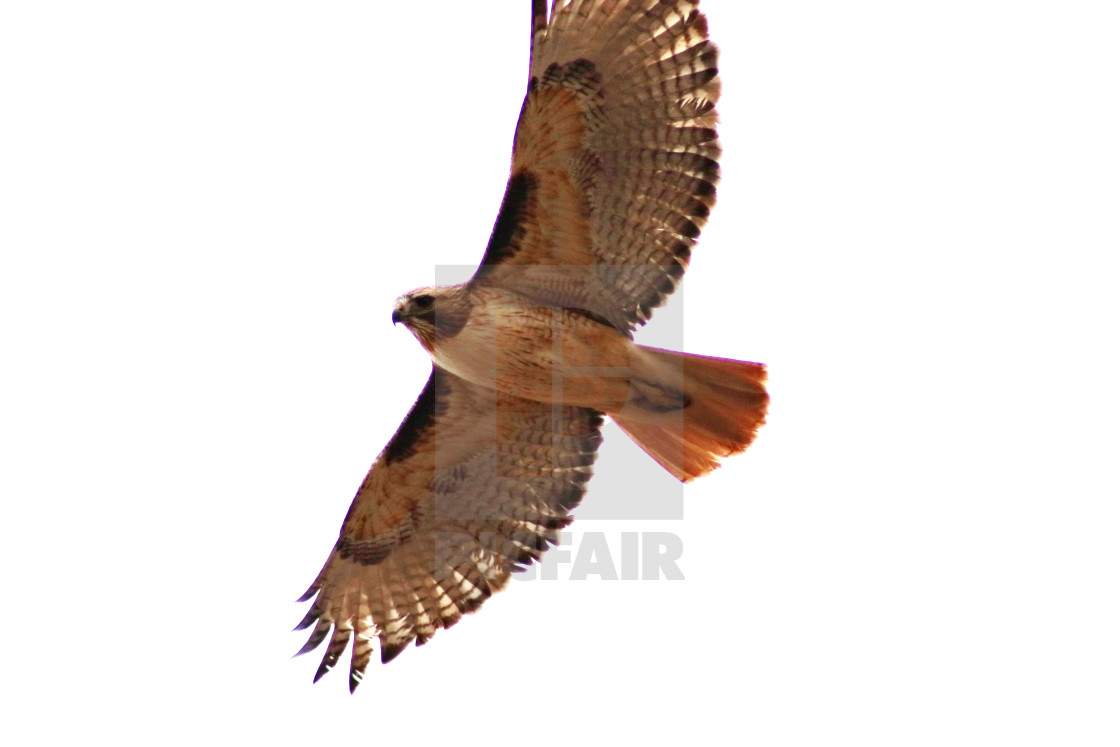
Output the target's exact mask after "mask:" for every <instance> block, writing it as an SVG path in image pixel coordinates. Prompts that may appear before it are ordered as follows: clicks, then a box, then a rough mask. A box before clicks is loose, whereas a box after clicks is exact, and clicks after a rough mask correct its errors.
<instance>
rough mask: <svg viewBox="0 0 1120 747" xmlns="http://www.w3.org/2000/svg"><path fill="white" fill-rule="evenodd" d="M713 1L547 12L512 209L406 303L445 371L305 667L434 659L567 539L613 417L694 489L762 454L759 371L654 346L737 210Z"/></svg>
mask: <svg viewBox="0 0 1120 747" xmlns="http://www.w3.org/2000/svg"><path fill="white" fill-rule="evenodd" d="M697 5H698V0H554V2H553V3H552V8H551V12H549V11H548V9H546V7H545V0H532V37H531V40H532V41H531V45H530V46H531V55H530V58H531V61H530V73H529V85H528V92H527V93H526V96H525V100H524V104H523V105H522V108H521V114H520V117H519V119H518V122H517V129H516V134H515V137H514V146H513V157H512V168H511V173H510V178H509V182H508V184H507V186H506V191H505V196H504V197H503V199H502V203H501V208H500V210H499V212H498V217H497V220H496V221H495V223H494V228H493V232H492V234H491V236H490V240H489V243H488V244H487V246H486V249H485V252H484V253H483V257H482V262H481V264H480V265H479V267H478V270H477V271H476V272H475V274H474V276H473V277H472V278H471V279H470V280H469V281H468V282H466V283H462V284H460V285H454V286H448V287H438V288H420V289H417V290H414V291H411V292H409V293H406V294H405V295H403V296H401V297H400V298H399V299H397V302H396V305H395V307H394V309H393V312H392V319H393V322H394V323H400V324H402V325H404V326H405V327H406V328H408V330H409V331H410V332H411V333H412V334H413V335H414V336H415V337H416V339H417V340H418V341H419V342H420V344H421V345H422V346H423V347H424V349H425V350H426V351H427V352H428V354H429V355H430V356H431V359H432V373H431V376H430V377H429V378H428V383H427V385H426V386H425V387H424V389H423V391H422V392H421V394H420V397H419V399H417V400H416V404H415V405H414V406H413V407H412V409H411V411H410V412H409V413H408V416H407V417H406V418H405V420H404V422H403V423H402V424H401V426H400V428H399V429H398V430H397V432H396V434H395V435H394V436H393V437H392V439H391V440H390V441H389V443H388V445H387V446H386V447H385V448H384V450H383V451H382V452H381V454H380V455H379V456H378V457H377V459H376V461H375V462H374V464H373V467H372V468H371V469H370V471H369V474H368V475H367V476H366V478H365V480H364V481H363V482H362V485H361V487H360V488H359V489H358V492H357V495H356V496H355V497H354V501H353V503H352V504H351V506H350V510H349V511H348V512H347V514H346V519H345V521H344V522H343V524H342V530H341V532H340V534H339V538H338V542H337V543H336V544H335V546H334V549H333V550H332V551H331V553H330V557H328V558H327V562H326V564H325V565H324V566H323V569H322V571H321V572H320V573H319V575H318V577H317V578H316V579H315V581H314V583H313V584H312V585H311V588H310V589H308V591H307V593H306V594H304V595H303V596H302V597H301V598H300V600H299V601H301V602H303V601H307V600H309V599H311V598H312V597H314V602H313V604H312V606H311V609H310V611H309V612H308V613H307V616H306V617H305V618H304V619H303V621H302V622H301V623H300V624H299V625H298V626H297V629H304V628H308V627H312V626H313V629H312V632H311V637H310V639H309V640H308V641H307V644H306V645H305V646H304V647H303V648H302V649H301V650H300V652H299V653H301V654H302V653H306V652H308V651H311V650H312V649H315V648H316V647H317V646H319V645H320V644H321V643H322V642H323V641H325V640H327V639H328V638H329V643H328V645H327V650H326V654H325V655H324V657H323V661H322V664H321V665H320V666H319V669H318V671H317V672H316V674H315V680H316V681H318V680H319V678H320V677H322V676H323V675H324V674H325V673H326V672H327V671H329V670H330V669H331V668H332V667H333V666H334V665H335V664H336V663H337V661H338V659H339V656H340V655H341V654H342V653H343V651H344V650H345V648H346V647H347V645H348V644H350V643H351V641H352V642H353V651H352V654H351V661H350V691H351V692H353V691H354V688H356V687H357V685H358V684H359V682H360V681H361V678H362V676H363V673H364V672H365V669H366V666H367V665H368V664H369V661H370V658H371V657H372V655H373V651H374V640H375V639H377V640H378V642H379V649H380V657H381V661H382V662H388V661H390V660H391V659H393V658H394V657H395V656H397V655H398V654H400V653H401V651H402V650H403V649H404V648H405V647H406V646H407V645H408V644H409V643H410V642H412V641H415V642H416V645H417V646H419V645H421V644H423V643H426V642H427V641H428V640H430V639H431V638H432V636H434V635H435V634H436V631H438V630H439V629H440V628H448V627H451V626H452V625H453V624H455V623H456V622H457V621H458V620H459V619H460V617H461V616H462V615H463V614H464V613H467V612H472V611H474V610H476V609H477V608H478V607H479V606H480V605H481V604H482V603H483V602H484V601H485V600H486V599H487V598H488V597H489V596H490V595H491V594H493V593H494V592H495V591H498V590H499V589H501V588H502V587H503V586H504V585H505V584H506V582H507V581H508V580H509V577H510V574H511V573H513V572H515V571H518V570H524V569H525V568H526V567H528V565H529V564H531V563H532V562H533V561H535V560H538V559H539V558H540V555H541V553H542V552H543V551H544V550H545V549H546V548H547V547H548V546H549V545H552V544H555V543H556V542H557V541H558V535H559V531H560V530H561V529H562V528H563V527H565V526H567V525H568V523H569V522H570V521H571V517H570V514H571V512H572V510H573V509H574V508H575V507H576V505H577V504H578V503H579V501H580V499H581V498H582V497H583V494H584V492H585V490H586V486H587V482H588V480H589V478H590V477H591V470H592V464H593V463H594V461H595V453H596V450H597V449H598V447H599V443H600V434H599V429H600V426H601V425H602V424H603V417H604V415H606V416H609V417H611V418H612V419H613V420H614V421H615V422H616V423H618V425H619V426H620V427H621V428H622V430H623V431H624V432H625V433H626V434H627V435H628V436H630V438H632V439H633V440H634V441H635V442H637V444H638V445H639V446H640V447H641V448H642V449H644V450H645V451H646V452H647V453H648V454H649V455H650V456H651V457H653V459H655V460H656V461H657V463H658V464H660V465H661V466H662V467H664V468H665V469H666V470H668V471H669V472H671V473H672V474H673V475H674V476H675V477H677V478H678V479H680V480H682V481H687V480H691V479H693V478H695V477H698V476H700V475H703V474H705V473H707V472H709V471H711V470H712V469H714V468H715V467H716V466H717V465H718V462H719V460H720V459H721V458H723V457H727V456H729V455H731V454H735V453H737V452H740V451H742V450H743V449H745V448H746V447H747V446H748V445H749V444H750V443H751V441H752V439H753V438H754V435H755V431H756V429H757V428H758V427H759V426H760V425H761V424H762V423H763V421H764V417H765V412H766V406H767V402H768V396H767V394H766V390H765V386H764V383H765V369H764V367H763V366H762V365H760V364H757V363H746V362H742V361H734V360H727V359H722V358H710V357H704V356H696V355H687V354H684V353H676V352H670V351H666V350H659V349H655V348H650V347H645V346H642V345H638V344H636V343H634V342H633V339H632V333H633V330H634V329H635V328H637V327H638V326H640V325H642V324H644V323H645V322H646V321H647V320H648V319H649V317H650V313H651V311H652V310H653V309H654V308H655V307H657V306H659V305H661V304H662V303H663V302H664V301H665V299H666V297H667V296H668V295H669V294H670V293H672V292H673V290H674V289H675V288H676V286H677V284H678V282H679V281H680V279H681V276H682V275H683V274H684V271H685V268H686V267H687V265H688V260H689V256H690V253H691V251H692V247H693V246H694V245H695V243H696V238H697V236H698V235H699V234H700V229H701V227H702V226H703V225H704V223H705V221H706V219H707V218H708V214H709V211H710V209H711V207H712V205H713V204H714V203H715V184H716V181H717V180H718V176H719V165H718V162H717V161H718V157H719V152H720V150H719V144H718V141H717V134H716V129H715V127H716V112H715V104H716V100H717V98H718V97H719V79H718V77H717V68H716V63H717V57H718V51H717V49H716V47H715V45H714V44H713V43H712V42H711V41H709V39H708V26H707V21H706V19H705V17H704V16H703V15H702V14H701V13H700V12H699V10H698V8H697Z"/></svg>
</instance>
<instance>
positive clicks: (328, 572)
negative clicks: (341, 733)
mask: <svg viewBox="0 0 1120 747" xmlns="http://www.w3.org/2000/svg"><path fill="white" fill-rule="evenodd" d="M601 424H602V417H601V416H600V415H599V414H598V413H596V412H594V411H592V410H585V409H582V408H578V407H562V406H556V407H553V406H552V405H548V404H540V403H536V402H530V401H527V400H523V399H520V398H517V397H511V396H508V395H502V394H498V393H496V392H494V391H491V390H487V389H484V388H482V387H478V386H475V385H474V384H470V383H468V382H466V381H464V380H463V379H460V378H458V377H457V376H454V375H452V374H450V373H447V372H446V371H443V370H442V369H439V368H433V369H432V375H431V378H429V379H428V384H427V386H426V387H424V391H423V392H422V393H421V395H420V398H419V399H418V400H417V401H416V404H415V405H413V407H412V410H411V411H410V412H409V413H408V417H406V418H405V420H404V423H402V424H401V427H400V428H399V429H398V430H397V433H396V435H394V436H393V438H392V440H391V441H390V442H389V445H388V446H386V447H385V449H384V451H382V452H381V454H380V456H378V457H377V460H376V461H375V462H374V465H373V467H372V468H371V469H370V471H369V475H368V476H367V477H366V479H365V481H364V482H363V483H362V486H361V488H359V490H358V494H357V495H356V496H355V497H354V502H353V503H352V504H351V506H350V511H349V512H348V513H347V514H346V520H345V521H344V522H343V524H342V531H341V533H340V535H339V538H338V542H337V543H336V544H335V547H334V550H333V551H332V552H331V555H330V557H329V558H328V559H327V563H326V565H325V566H323V570H322V571H320V573H319V576H318V578H316V579H315V583H313V584H312V585H311V588H310V589H308V591H307V593H306V594H305V595H304V596H303V597H302V598H301V600H300V601H306V600H307V599H310V598H311V597H312V595H316V597H315V602H314V604H313V605H312V607H311V610H310V611H309V612H308V613H307V616H306V617H305V618H304V619H303V621H302V622H301V623H300V624H299V626H298V627H297V629H301V628H306V627H310V626H311V625H315V629H314V630H313V631H312V633H311V638H310V639H309V640H308V641H307V644H306V645H305V646H304V647H303V649H301V650H300V652H299V653H301V654H302V653H306V652H308V651H311V650H312V649H314V648H316V647H317V646H318V645H319V644H320V643H322V642H323V641H324V640H325V639H326V638H327V636H328V635H330V644H329V645H328V647H327V652H326V655H325V656H324V657H323V663H322V664H321V665H320V666H319V670H318V672H317V673H316V675H315V679H316V680H318V679H319V678H320V677H321V676H323V674H325V673H326V672H327V671H328V670H329V669H330V668H331V667H333V666H334V664H335V662H337V661H338V657H339V655H340V654H341V653H342V651H343V649H345V648H346V644H347V643H348V642H349V640H350V639H351V637H353V639H354V648H353V654H352V657H351V662H350V690H351V691H353V690H354V688H355V687H357V685H358V682H359V681H360V680H361V678H362V674H363V672H364V671H365V668H366V665H367V664H368V663H369V659H370V656H371V654H372V652H373V642H372V641H373V638H375V637H377V638H380V642H381V661H383V662H387V661H389V660H390V659H392V658H393V657H394V656H396V655H397V654H399V653H400V652H401V650H402V649H404V648H405V646H407V645H408V643H409V641H411V640H413V639H415V640H416V643H417V645H420V644H422V643H424V642H426V641H427V640H428V639H429V638H431V637H432V636H433V635H435V632H436V630H438V629H439V628H446V627H450V626H451V625H453V624H454V623H455V622H457V621H458V620H459V618H460V617H461V616H462V614H463V613H464V612H471V611H473V610H475V609H476V608H478V606H479V605H481V604H482V602H483V601H484V600H485V599H486V598H487V597H489V596H490V594H492V593H493V592H494V591H497V590H498V589H500V588H502V586H504V585H505V583H506V582H507V581H508V580H509V574H510V572H512V571H516V570H520V569H523V568H524V567H525V566H526V565H528V564H529V563H530V562H532V561H533V560H536V559H538V558H539V557H540V554H541V552H542V551H543V550H544V549H545V548H546V547H547V546H548V544H549V543H552V544H555V542H556V541H557V536H558V532H559V530H560V529H561V528H562V527H564V526H566V525H567V524H568V523H569V521H570V518H569V516H568V514H569V512H570V511H571V510H572V509H573V508H575V506H576V505H577V504H578V503H579V501H580V499H581V498H582V497H583V493H584V490H585V484H586V482H587V480H588V479H589V478H590V477H591V465H592V463H593V462H594V461H595V451H596V449H597V448H598V446H599V441H600V435H599V426H600V425H601ZM332 628H333V633H332Z"/></svg>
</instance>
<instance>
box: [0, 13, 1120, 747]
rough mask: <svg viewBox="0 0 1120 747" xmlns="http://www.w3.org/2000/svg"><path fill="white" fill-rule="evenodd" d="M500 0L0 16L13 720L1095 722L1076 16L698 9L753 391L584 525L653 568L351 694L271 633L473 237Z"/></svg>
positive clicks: (503, 110) (1097, 35)
mask: <svg viewBox="0 0 1120 747" xmlns="http://www.w3.org/2000/svg"><path fill="white" fill-rule="evenodd" d="M528 6H529V2H528V0H500V1H498V0H491V1H489V2H436V1H435V0H432V1H430V2H422V3H421V2H402V3H398V4H395V5H394V6H393V7H390V5H389V4H388V3H374V2H326V3H293V2H280V1H277V0H272V1H270V2H248V1H242V0H221V2H213V1H202V0H199V1H196V2H189V3H188V2H179V3H171V2H110V1H105V2H97V3H92V2H91V3H74V2H49V1H44V2H34V3H33V2H10V3H5V4H4V5H3V6H2V9H0V107H2V108H3V115H2V117H0V128H2V130H3V134H2V137H0V248H2V251H3V255H2V256H3V259H2V264H0V325H2V327H0V330H2V331H0V334H2V340H0V342H2V346H3V347H2V350H3V361H2V368H0V376H2V377H3V384H2V387H0V398H2V400H0V429H2V431H0V439H2V441H0V449H2V451H0V459H2V462H0V464H2V473H0V480H2V485H0V488H2V495H0V498H2V504H0V506H2V512H3V514H2V515H3V521H2V524H0V526H2V528H0V534H2V543H0V553H2V554H3V560H4V564H3V567H4V571H3V574H4V579H3V582H4V583H3V601H2V602H0V604H2V605H3V614H2V615H0V620H2V621H3V622H2V625H3V637H4V640H5V645H4V652H3V654H0V670H2V671H3V672H4V675H3V681H4V682H5V683H6V687H7V688H9V692H8V693H7V694H6V695H5V696H4V699H5V707H4V711H5V717H4V720H5V722H6V726H5V729H6V733H7V734H9V735H11V734H14V735H15V736H16V740H15V741H13V742H12V743H13V744H17V743H21V744H22V743H78V742H79V741H80V742H81V743H86V742H87V741H89V740H90V739H94V740H95V741H96V740H99V739H105V740H107V741H112V742H114V743H118V744H178V743H197V741H199V740H204V741H205V742H207V743H215V744H232V743H253V744H268V745H283V744H298V745H307V744H315V743H320V742H323V741H326V742H328V743H329V742H332V741H340V742H345V743H359V744H386V743H395V744H402V743H403V744H428V743H436V742H437V741H438V742H442V743H454V744H495V743H496V744H521V743H533V744H542V745H548V744H600V743H603V744H606V743H615V744H631V743H633V744H689V743H695V744H702V743H704V741H700V740H708V741H710V740H714V739H717V738H718V739H720V740H722V741H725V742H731V743H736V742H738V743H746V744H755V745H830V744H859V745H927V744H928V745H944V744H969V745H993V744H1017V745H1018V744H1040V745H1042V744H1047V745H1050V744H1053V745H1067V744H1076V745H1115V744H1117V742H1118V741H1120V723H1118V722H1120V716H1118V715H1117V704H1118V702H1120V643H1118V631H1120V550H1118V546H1120V543H1118V539H1120V507H1118V503H1117V500H1118V498H1120V490H1118V480H1117V447H1118V446H1120V439H1118V436H1117V425H1116V423H1117V416H1118V415H1120V412H1118V410H1120V407H1118V404H1120V403H1118V395H1117V391H1118V388H1117V376H1118V374H1120V367H1118V366H1117V361H1116V357H1117V356H1116V350H1117V342H1116V337H1117V334H1116V327H1117V319H1118V318H1120V308H1118V303H1117V300H1116V296H1117V271H1116V267H1115V256H1116V253H1117V249H1118V248H1120V236H1118V229H1117V206H1118V198H1120V184H1118V174H1120V157H1118V156H1120V153H1118V146H1117V142H1118V139H1117V133H1118V132H1120V115H1118V104H1117V101H1118V98H1117V91H1118V86H1117V76H1116V73H1115V71H1116V70H1117V69H1120V59H1118V57H1120V55H1118V53H1117V44H1116V29H1117V20H1118V19H1117V17H1116V12H1115V11H1114V10H1113V8H1112V7H1110V6H1112V4H1111V3H1106V2H1099V3H1093V2H1063V3H1057V2H1052V3H1044V2H1015V3H1012V2H996V1H994V0H969V1H968V2H963V1H962V2H956V1H943V2H936V3H934V2H927V3H902V2H885V1H884V2H870V1H862V2H859V1H853V2H844V3H839V2H808V1H805V2H797V1H793V0H791V1H788V2H780V3H779V2H749V1H747V0H704V2H703V8H704V9H705V10H706V11H707V12H708V14H709V16H710V20H711V27H712V33H713V37H714V38H715V39H716V41H717V42H718V43H719V44H720V46H721V47H722V50H723V57H722V64H721V70H722V76H723V80H724V92H725V95H724V98H723V100H722V102H721V105H720V111H721V113H722V119H723V125H722V131H721V134H722V137H723V140H724V145H725V157H724V160H723V164H724V181H723V183H722V186H721V188H720V204H719V206H718V207H717V209H716V211H715V213H714V215H713V220H712V222H711V224H710V226H709V228H708V230H707V231H706V232H705V235H704V237H703V239H702V243H701V246H700V247H699V249H698V250H697V251H696V253H695V259H694V262H693V265H692V268H691V270H690V272H689V274H688V276H687V282H686V284H685V292H684V294H683V298H684V307H683V319H684V320H685V335H684V336H685V340H684V341H685V345H686V346H687V348H688V349H689V350H690V351H693V352H699V353H708V354H716V355H721V356H726V357H736V358H744V359H750V360H759V361H764V362H766V363H768V364H769V365H770V371H771V379H772V394H773V408H772V413H771V419H770V420H771V422H770V424H769V425H768V426H766V428H765V430H764V431H763V432H762V434H761V436H760V438H759V441H758V443H757V444H756V445H755V446H754V447H752V448H751V450H750V451H749V452H748V453H747V454H746V455H744V456H742V457H739V458H736V459H734V460H733V461H731V462H730V463H728V464H727V465H726V466H725V467H724V468H723V469H721V470H719V471H718V472H717V473H715V474H714V475H712V476H710V477H707V478H705V479H703V480H701V481H699V482H697V483H696V484H695V485H693V486H690V487H688V488H687V489H686V491H685V499H684V506H685V510H684V519H683V520H680V521H638V520H633V521H623V520H615V521H594V520H584V521H577V523H576V525H575V527H574V534H573V542H574V543H578V542H579V532H581V531H603V532H607V533H608V535H609V537H611V538H612V539H611V541H612V542H615V541H617V538H618V536H619V533H620V532H623V531H666V532H672V533H674V534H676V535H677V536H679V537H680V538H681V541H682V543H683V547H684V555H683V557H682V559H681V569H682V571H683V572H684V574H685V576H686V580H685V581H680V582H671V581H660V582H653V581H629V582H622V581H615V582H608V581H598V580H596V579H594V578H593V579H591V580H587V581H583V582H578V581H570V580H566V576H565V574H564V573H563V571H561V574H560V580H557V581H538V582H518V583H514V584H512V585H511V589H510V590H509V591H507V592H505V593H503V594H501V595H498V596H497V597H495V598H494V599H492V600H490V601H489V602H488V603H487V604H486V606H485V608H484V609H483V610H482V611H481V613H480V614H478V615H475V616H472V617H470V618H468V619H466V620H464V621H463V622H462V623H461V624H460V625H459V626H457V627H456V628H455V629H453V630H451V631H446V632H443V633H441V634H439V635H438V636H437V637H436V638H435V639H434V640H433V641H432V643H431V644H429V645H428V646H426V647H425V648H423V649H420V650H412V649H410V650H408V651H406V652H405V653H404V654H403V655H402V656H401V657H400V658H399V659H397V660H396V661H394V662H393V663H392V664H391V665H389V666H387V667H384V668H383V667H381V666H380V665H378V664H373V665H371V669H370V671H369V673H368V676H367V678H366V680H365V682H364V683H363V685H362V686H361V688H359V690H358V693H357V694H356V695H355V696H354V697H351V696H349V695H348V694H347V693H346V675H345V666H346V660H344V661H343V662H342V665H341V667H340V669H342V671H336V672H333V673H331V674H330V675H328V677H327V678H326V679H325V680H324V681H322V682H320V683H319V684H318V685H315V686H312V685H311V676H312V673H313V672H314V669H315V667H316V666H317V664H318V658H319V657H318V656H316V655H311V656H308V657H305V658H302V659H297V660H295V661H292V660H290V659H289V658H288V657H289V656H290V654H291V653H292V652H293V651H294V650H296V649H297V648H298V647H299V646H300V645H301V644H302V643H303V640H304V638H305V636H304V634H303V633H299V634H296V633H290V632H289V630H290V628H291V626H292V625H293V624H295V623H296V622H297V621H298V620H299V618H300V617H301V616H302V615H303V612H304V609H305V605H296V604H294V603H293V602H292V600H293V599H295V597H296V596H298V595H299V594H300V593H301V592H302V591H303V590H304V588H305V587H306V586H307V584H308V583H310V582H311V580H312V579H313V578H314V576H315V573H316V572H317V571H318V570H319V567H320V565H321V563H322V562H323V560H324V559H325V558H326V555H327V553H328V551H329V549H330V547H331V545H332V543H333V540H334V538H335V537H336V536H337V531H338V526H339V524H340V523H341V521H342V518H343V515H344V513H345V511H346V508H347V506H348V505H349V501H350V498H351V496H352V495H353V492H354V489H355V488H356V487H357V485H358V483H359V482H360V480H361V478H362V476H363V475H364V473H365V470H366V469H367V468H368V466H369V463H370V461H371V460H372V459H373V457H374V455H375V454H376V453H377V452H378V451H379V450H380V449H381V447H382V446H383V445H384V443H385V442H386V440H387V439H388V438H389V436H390V435H391V434H392V432H393V431H394V430H395V428H396V427H397V425H398V423H399V422H400V420H401V418H402V416H403V414H404V413H405V411H406V410H407V408H408V406H409V405H410V404H411V402H412V400H413V399H414V397H415V396H416V394H417V393H418V391H419V389H420V388H421V386H422V385H423V381H424V377H425V376H426V372H427V369H428V362H427V359H426V356H425V355H424V353H423V352H422V350H421V349H420V348H419V346H418V345H417V344H416V342H415V341H414V340H413V339H412V338H411V336H410V335H408V333H407V332H406V331H405V330H404V329H402V328H399V327H398V328H393V326H392V325H391V324H390V321H389V314H390V311H391V308H392V302H393V299H394V298H395V297H396V296H397V295H398V294H400V293H401V292H403V291H405V290H407V289H409V288H412V287H414V286H417V285H423V284H428V283H430V282H431V280H432V277H433V273H434V268H435V267H436V265H440V264H444V265H446V264H470V263H473V262H476V261H477V259H478V258H479V257H480V256H481V252H482V249H483V247H484V245H485V242H486V239H487V237H488V235H489V230H490V227H491V224H492V222H493V219H494V214H495V212H496V210H497V207H498V204H499V202H500V199H501V195H502V190H503V187H504V182H505V179H506V176H507V169H508V155H509V153H508V152H509V146H510V143H511V138H512V133H513V126H514V122H515V120H516V117H517V112H518V109H519V107H520V103H521V95H522V92H523V87H524V83H525V71H526V62H527V35H526V27H527V23H528ZM657 321H658V317H656V316H655V318H654V323H653V327H656V326H657ZM607 439H608V443H607V444H606V446H605V447H604V448H603V450H602V455H601V460H600V470H601V473H602V475H603V477H602V484H603V485H608V484H611V480H609V479H608V477H607V475H609V474H612V473H613V474H614V475H616V477H617V476H618V475H620V474H623V476H624V473H623V471H624V470H625V469H630V468H636V469H642V470H645V469H649V470H653V469H656V467H655V466H654V465H653V463H652V462H643V461H641V460H638V459H636V457H635V454H634V452H633V451H632V447H631V446H630V444H629V443H627V442H626V439H625V438H623V437H622V435H621V434H620V433H619V432H618V431H617V430H615V429H614V428H613V427H611V428H610V429H608V432H607ZM613 484H616V485H617V484H619V480H618V479H615V480H614V483H613ZM598 485H599V481H594V482H592V484H591V491H590V494H589V495H588V497H587V499H586V502H587V504H588V505H594V504H595V503H596V501H600V500H606V498H605V497H603V496H600V495H596V491H597V486H598Z"/></svg>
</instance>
